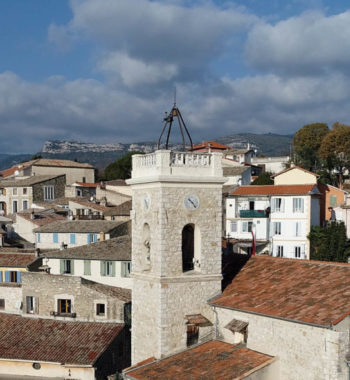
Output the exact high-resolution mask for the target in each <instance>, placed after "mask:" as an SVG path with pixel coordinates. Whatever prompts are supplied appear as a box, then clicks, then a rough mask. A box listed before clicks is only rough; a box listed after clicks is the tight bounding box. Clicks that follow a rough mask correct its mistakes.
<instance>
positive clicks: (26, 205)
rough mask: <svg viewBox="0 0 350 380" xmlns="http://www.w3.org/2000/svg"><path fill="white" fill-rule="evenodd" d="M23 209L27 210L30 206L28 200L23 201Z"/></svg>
mask: <svg viewBox="0 0 350 380" xmlns="http://www.w3.org/2000/svg"><path fill="white" fill-rule="evenodd" d="M22 208H23V210H27V208H28V201H23V207H22Z"/></svg>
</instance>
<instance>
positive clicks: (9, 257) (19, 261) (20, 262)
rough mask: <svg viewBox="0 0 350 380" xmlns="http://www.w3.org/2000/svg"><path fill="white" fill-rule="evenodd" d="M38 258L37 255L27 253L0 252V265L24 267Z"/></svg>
mask: <svg viewBox="0 0 350 380" xmlns="http://www.w3.org/2000/svg"><path fill="white" fill-rule="evenodd" d="M36 260H37V257H36V256H35V255H25V254H23V253H17V254H16V253H12V254H11V253H0V267H22V268H26V267H27V266H28V265H29V264H31V263H33V262H34V261H36Z"/></svg>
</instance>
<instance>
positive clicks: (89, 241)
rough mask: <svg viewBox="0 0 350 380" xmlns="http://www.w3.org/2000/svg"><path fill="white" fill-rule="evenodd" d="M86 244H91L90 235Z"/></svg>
mask: <svg viewBox="0 0 350 380" xmlns="http://www.w3.org/2000/svg"><path fill="white" fill-rule="evenodd" d="M87 243H88V244H90V243H91V235H90V234H88V236H87Z"/></svg>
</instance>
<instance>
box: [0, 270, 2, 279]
mask: <svg viewBox="0 0 350 380" xmlns="http://www.w3.org/2000/svg"><path fill="white" fill-rule="evenodd" d="M0 282H2V271H0Z"/></svg>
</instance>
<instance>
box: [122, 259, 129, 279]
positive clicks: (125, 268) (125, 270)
mask: <svg viewBox="0 0 350 380" xmlns="http://www.w3.org/2000/svg"><path fill="white" fill-rule="evenodd" d="M130 272H131V262H130V261H122V262H121V276H122V277H129V276H130Z"/></svg>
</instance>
